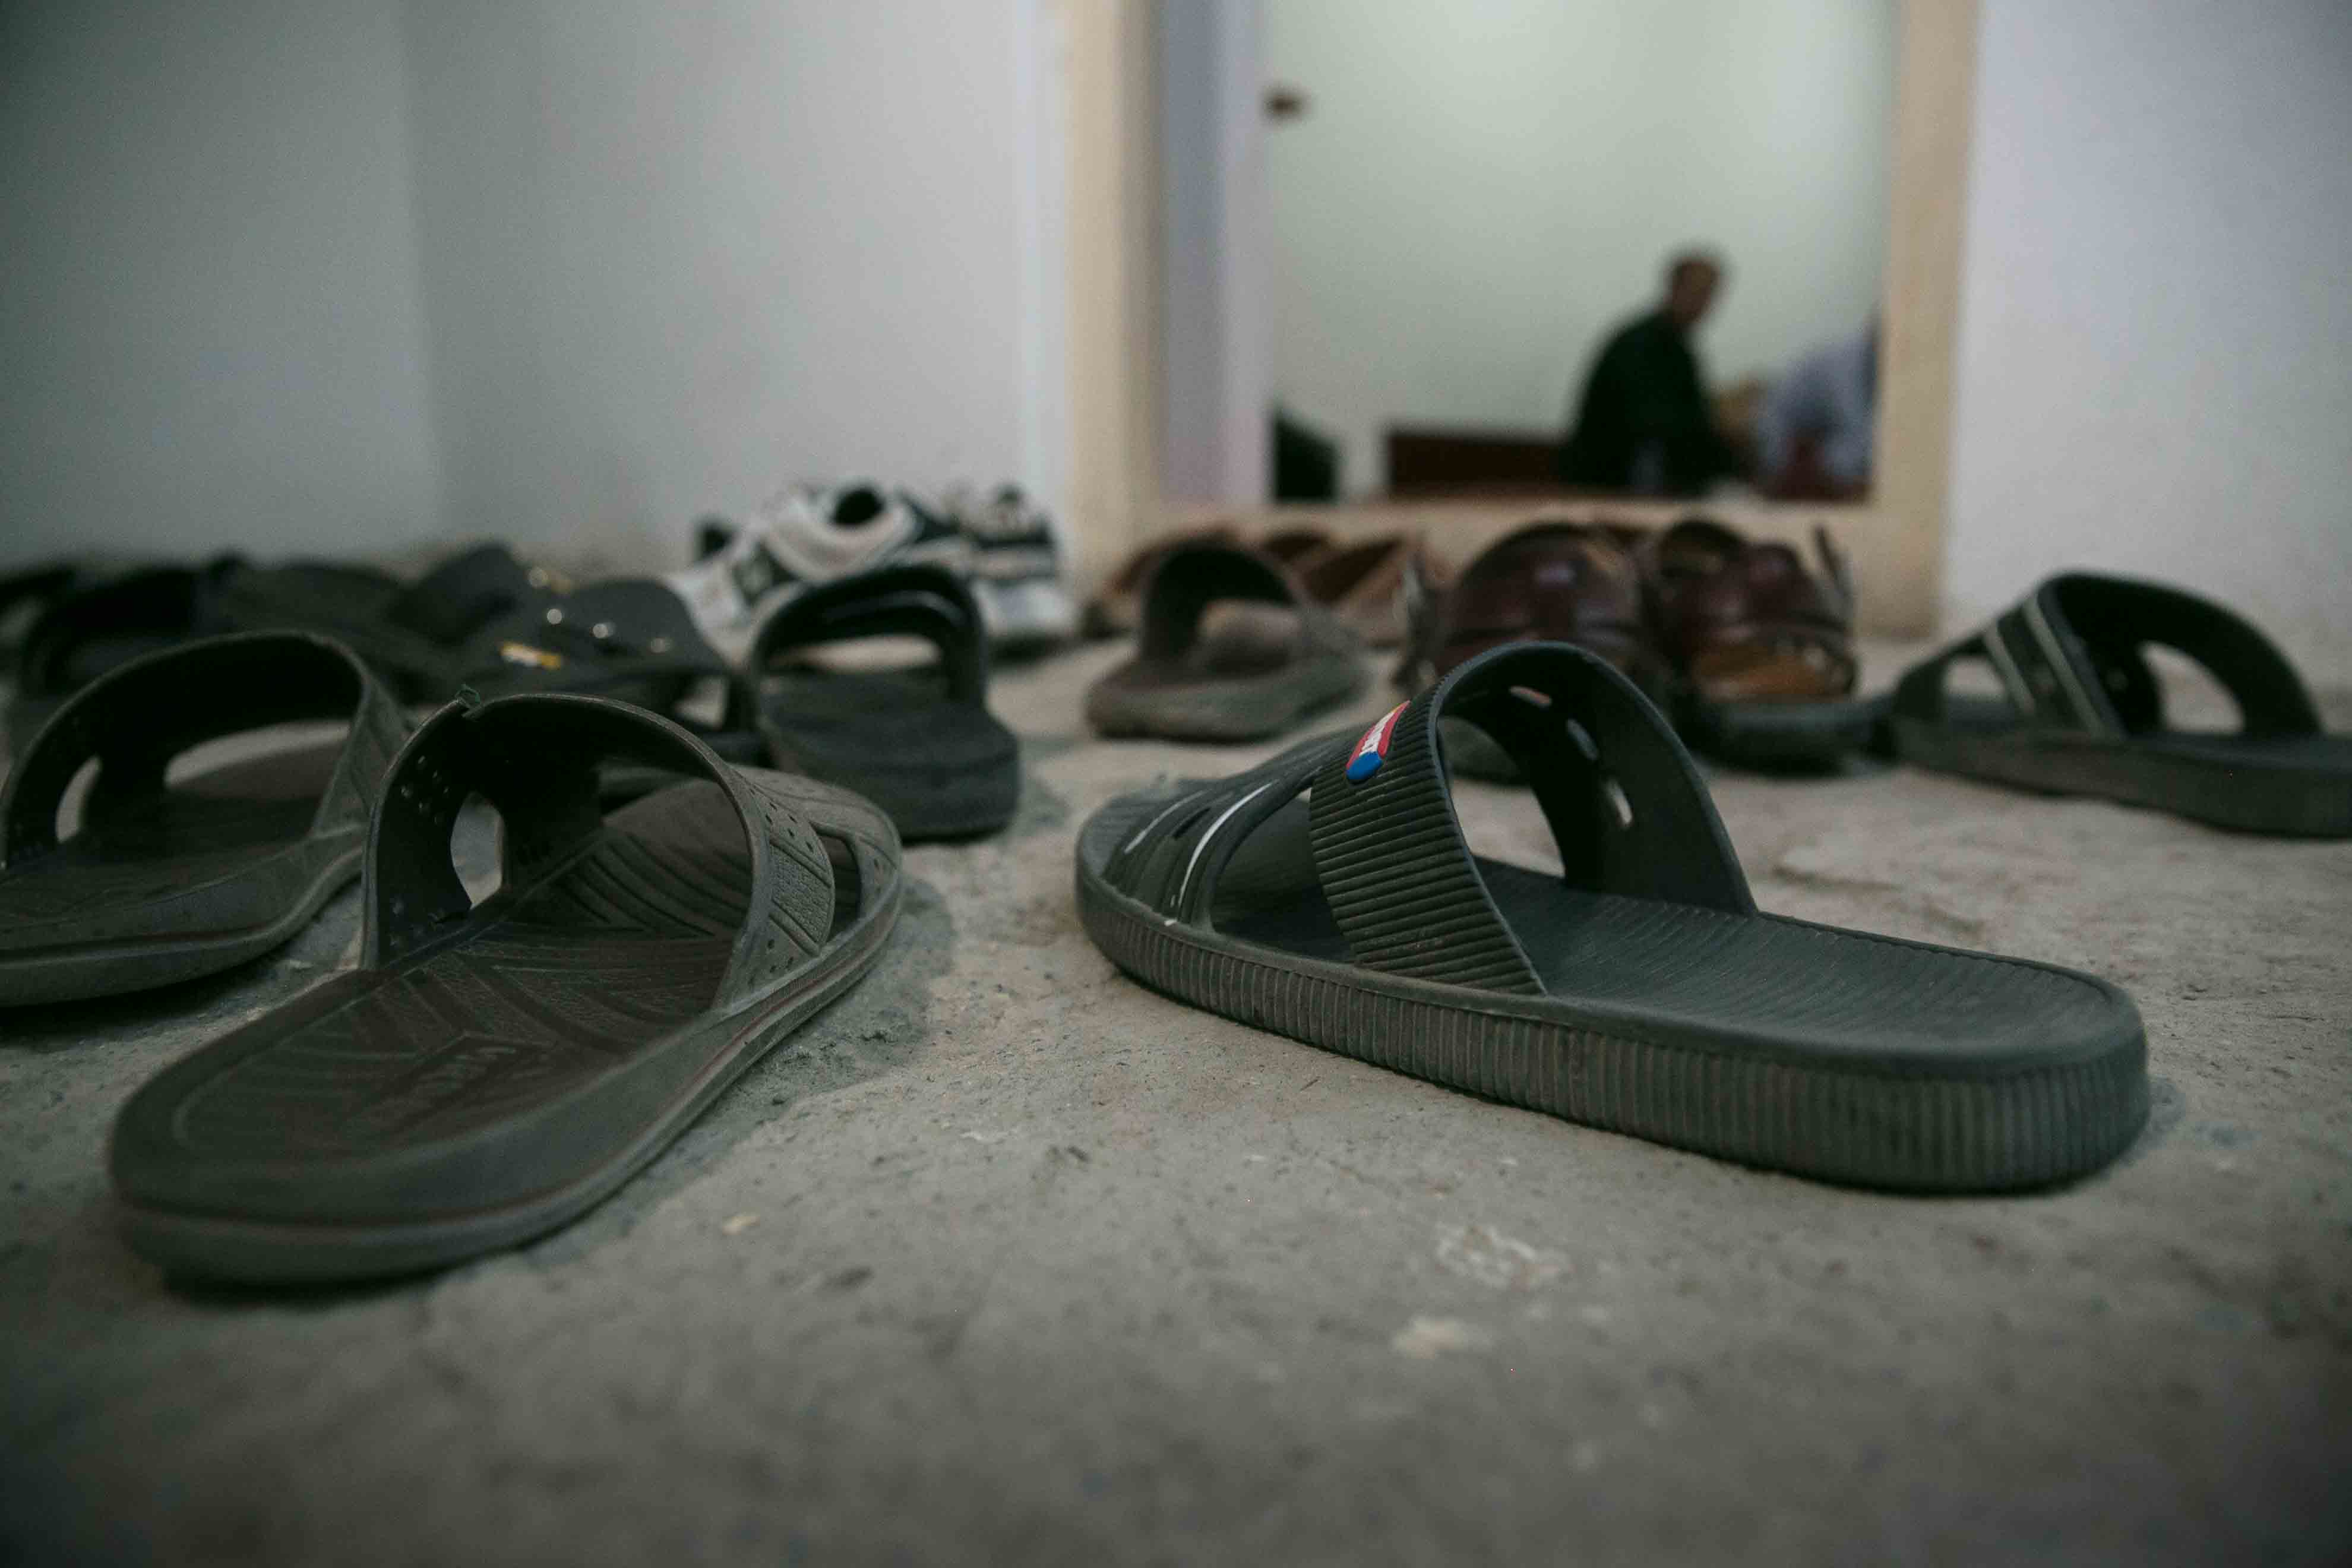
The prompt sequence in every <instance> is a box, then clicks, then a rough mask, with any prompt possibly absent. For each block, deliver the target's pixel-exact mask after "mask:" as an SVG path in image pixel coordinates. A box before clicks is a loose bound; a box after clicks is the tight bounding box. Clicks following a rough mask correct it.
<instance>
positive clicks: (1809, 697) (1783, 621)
mask: <svg viewBox="0 0 2352 1568" xmlns="http://www.w3.org/2000/svg"><path fill="white" fill-rule="evenodd" d="M1814 542H1815V547H1816V551H1817V553H1818V557H1819V570H1818V571H1814V570H1811V569H1809V568H1808V567H1807V565H1806V564H1805V562H1804V560H1803V558H1802V557H1801V556H1800V555H1799V554H1798V552H1796V551H1795V550H1793V549H1791V548H1790V546H1788V545H1786V544H1782V543H1780V542H1775V541H1758V540H1748V539H1745V538H1743V537H1741V536H1740V535H1739V534H1738V532H1737V531H1734V530H1732V529H1730V528H1728V527H1727V526H1725V525H1724V524H1722V523H1720V522H1717V521H1713V520H1712V519H1708V518H1703V517H1692V518H1686V519H1685V520H1684V521H1681V522H1678V523H1676V524H1675V525H1674V526H1673V527H1671V528H1668V529H1665V530H1664V531H1657V532H1652V531H1648V530H1645V529H1641V528H1636V527H1631V526H1627V525H1623V524H1613V523H1577V522H1565V521H1543V522H1537V523H1532V524H1530V525H1528V527H1526V528H1523V529H1520V530H1518V531H1516V532H1514V533H1511V534H1509V535H1507V536H1506V537H1505V538H1503V539H1501V540H1498V541H1496V542H1495V543H1494V544H1492V545H1490V546H1488V547H1487V548H1486V550H1485V551H1483V552H1480V553H1479V554H1478V555H1477V556H1475V558H1474V559H1473V560H1472V561H1471V562H1470V563H1469V564H1468V565H1467V566H1465V567H1464V568H1463V570H1462V571H1461V573H1460V574H1458V575H1456V576H1454V578H1452V579H1451V580H1445V579H1442V578H1441V577H1439V575H1438V574H1437V573H1436V572H1435V570H1434V569H1433V568H1432V567H1431V566H1430V565H1429V564H1428V563H1425V562H1416V563H1415V564H1414V568H1413V570H1412V572H1411V573H1410V574H1408V577H1407V582H1406V604H1407V609H1408V614H1409V616H1410V618H1411V622H1412V631H1411V634H1410V637H1409V638H1408V641H1407V647H1406V652H1405V656H1404V658H1403V661H1402V663H1401V664H1400V666H1399V667H1398V670H1397V681H1398V684H1399V685H1401V686H1402V687H1403V688H1405V689H1407V690H1412V691H1421V690H1426V689H1429V688H1430V687H1431V686H1432V685H1433V684H1434V683H1435V682H1436V681H1437V680H1438V679H1441V678H1443V677H1444V676H1445V675H1446V674H1448V673H1449V672H1451V671H1452V670H1454V668H1458V667H1459V666H1460V665H1462V664H1463V663H1464V662H1465V661H1466V660H1467V659H1469V658H1473V657H1475V655H1477V654H1479V653H1482V652H1484V651H1485V650H1486V649H1487V648H1490V647H1499V646H1501V645H1503V644H1505V643H1511V642H1529V641H1556V642H1567V643H1573V644H1575V645H1577V646H1578V647H1583V648H1587V649H1589V650H1591V652H1592V653H1594V654H1596V655H1598V656H1599V657H1600V658H1602V659H1605V660H1606V661H1607V662H1608V663H1609V664H1610V665H1612V667H1614V668H1616V669H1617V670H1618V671H1619V672H1620V673H1621V674H1622V675H1624V676H1625V677H1626V678H1627V679H1630V680H1632V681H1633V684H1634V685H1635V686H1636V687H1638V688H1639V689H1641V690H1642V692H1643V695H1644V696H1646V697H1648V698H1649V699H1650V700H1652V701H1653V702H1654V703H1656V704H1657V705H1658V707H1659V708H1660V709H1662V710H1664V711H1665V712H1666V713H1668V714H1669V715H1671V716H1672V717H1673V718H1674V720H1675V724H1676V727H1677V728H1678V729H1680V730H1681V731H1682V733H1683V735H1684V737H1685V739H1686V740H1688V741H1689V742H1691V743H1692V744H1693V745H1694V746H1696V747H1697V748H1698V749H1699V750H1701V751H1703V752H1706V753H1707V754H1709V755H1711V756H1716V757H1719V758H1721V759H1723V760H1725V761H1728V762H1733V763H1739V764H1742V765H1745V766H1751V767H1761V768H1770V769H1820V768H1825V767H1830V766H1833V765H1835V764H1836V763H1838V762H1839V761H1840V760H1841V759H1842V758H1843V757H1845V756H1847V755H1848V754H1850V753H1852V752H1856V751H1859V750H1861V749H1862V748H1863V747H1864V745H1865V744H1866V743H1867V742H1869V740H1870V736H1871V732H1872V725H1873V722H1874V717H1875V713H1874V709H1873V707H1872V705H1871V704H1870V703H1868V702H1867V701H1864V700H1861V699H1858V698H1857V697H1856V696H1855V695H1854V687H1855V683H1856V679H1857V678H1858V677H1859V675H1860V673H1861V665H1860V662H1859V661H1858V660H1857V659H1856V658H1855V657H1854V652H1853V585H1852V581H1851V579H1850V577H1849V576H1848V574H1847V572H1846V567H1845V562H1844V560H1843V557H1842V556H1841V555H1840V554H1839V553H1838V552H1837V551H1836V549H1835V548H1834V547H1833V546H1832V544H1831V543H1830V541H1829V536H1828V535H1827V533H1826V532H1822V531H1817V532H1816V534H1815V536H1814ZM1463 750H1464V752H1465V754H1464V755H1463V756H1462V757H1461V758H1460V759H1459V760H1460V763H1461V765H1462V766H1464V767H1465V769H1467V770H1468V771H1470V772H1471V773H1474V774H1475V775H1477V776H1485V777H1509V776H1511V774H1510V770H1509V767H1508V765H1507V762H1506V760H1505V759H1504V758H1503V757H1502V756H1501V755H1500V754H1499V753H1498V752H1496V751H1494V749H1493V748H1491V747H1489V746H1486V745H1485V744H1484V743H1483V742H1481V741H1480V739H1479V738H1478V737H1477V736H1476V735H1475V734H1474V733H1465V736H1464V737H1463Z"/></svg>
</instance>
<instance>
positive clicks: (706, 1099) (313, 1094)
mask: <svg viewBox="0 0 2352 1568" xmlns="http://www.w3.org/2000/svg"><path fill="white" fill-rule="evenodd" d="M608 757H625V758H628V759H631V760H633V761H635V762H636V763H641V764H644V765H646V766H650V767H656V768H665V769H668V770H670V771H672V772H675V773H681V774H688V775H692V776H693V782H690V783H685V784H677V785H676V786H674V787H672V788H670V789H667V790H665V791H663V792H662V793H660V794H658V795H653V796H650V797H648V798H646V799H645V800H642V801H639V802H637V803H635V805H630V806H627V807H625V808H624V809H622V810H621V811H619V812H617V813H614V815H612V816H609V817H607V816H604V815H603V814H602V813H601V812H600V810H599V808H598V805H597V800H596V766H595V764H596V763H598V762H600V761H602V760H604V759H605V758H608ZM476 793H478V794H480V795H483V796H484V797H486V798H487V799H488V801H489V802H490V803H491V804H492V805H494V806H496V807H497V808H498V810H499V814H500V816H501V819H502V822H503V825H504V830H505V832H504V849H503V856H504V881H503V883H502V884H501V886H500V887H499V890H498V891H497V892H495V893H493V894H491V895H490V896H489V897H488V898H486V899H484V900H482V901H481V902H480V903H479V904H472V903H471V902H470V901H469V900H468V898H467V892H466V889H465V888H464V886H463V885H462V884H461V883H460V882H459V880H458V879H457V872H456V870H455V869H454V868H452V866H451V863H450V847H449V839H450V831H451V826H452V823H453V821H454V819H455V818H456V816H457V812H458V809H459V807H460V806H461V805H463V804H464V803H465V801H466V800H467V798H468V797H469V795H472V794H476ZM899 890H900V879H899V870H898V838H897V836H896V835H895V834H894V833H893V832H892V831H891V828H890V824H889V822H888V820H887V818H885V817H884V816H882V814H881V813H880V812H878V811H877V810H876V809H875V808H874V807H873V806H872V805H868V804H866V802H864V801H861V800H859V799H857V798H856V796H854V795H849V794H848V793H847V792H845V791H842V790H837V789H834V788H831V787H829V786H827V785H824V784H817V783H815V782H814V781H812V780H809V779H803V778H793V777H788V776H786V775H783V774H779V773H764V772H757V771H752V770H738V769H734V768H730V767H729V766H727V765H726V764H725V763H722V762H721V761H720V760H719V758H718V757H717V755H715V754H714V753H713V752H711V751H710V750H709V748H708V747H706V746H704V745H703V744H702V743H701V742H698V741H697V740H695V739H694V738H693V737H692V736H691V735H689V734H688V732H687V731H684V730H681V729H679V728H678V727H677V725H675V724H672V723H670V722H669V721H667V720H664V719H661V718H658V717H656V716H655V715H653V714H650V713H647V712H646V711H645V710H642V709H638V708H634V707H629V706H626V705H624V704H621V703H616V702H611V701H607V700H602V699H598V698H589V697H514V698H506V699H502V700H498V701H493V702H488V703H484V704H482V705H481V706H479V707H478V708H472V709H468V708H466V707H463V706H459V705H454V704H453V705H452V706H450V707H448V708H446V709H444V710H442V711H441V712H440V713H438V714H436V716H435V717H434V718H433V719H432V720H430V721H428V722H427V723H426V724H425V727H424V728H423V729H422V730H420V731H418V732H417V734H416V736H415V739H414V740H412V741H411V742H409V743H408V745H407V747H406V749H404V751H403V752H401V753H400V755H399V757H398V759H397V760H396V761H395V762H394V764H393V768H392V771H391V772H390V773H389V774H388V775H387V776H386V778H385V780H384V783H383V789H382V791H381V794H380V795H379V797H378V804H377V805H376V809H375V815H374V820H373V826H372V827H371V830H370V833H369V836H368V844H367V883H366V891H365V900H366V902H365V911H366V912H365V916H364V920H365V949H364V955H363V958H362V965H363V966H362V968H360V969H358V970H357V971H354V972H350V973H343V974H340V975H337V976H335V977H334V978H333V979H331V980H329V981H327V982H325V983H324V984H320V985H319V986H317V987H315V988H313V989H312V990H310V991H309V992H308V993H306V994H303V995H302V996H300V997H299V998H297V999H296V1000H294V1001H293V1002H290V1003H289V1004H287V1005H284V1006H281V1007H279V1008H278V1009H277V1010H276V1011H274V1012H272V1013H269V1014H268V1015H266V1016H263V1017H261V1018H258V1019H257V1020H255V1021H254V1022H252V1023H250V1024H247V1026H244V1027H242V1028H240V1029H237V1030H236V1031H235V1032H234V1033H232V1034H229V1035H226V1036H224V1037H221V1038H219V1039H217V1040H215V1041H213V1042H212V1043H211V1044H209V1045H207V1046H205V1047H203V1048H202V1049H200V1050H198V1051H197V1052H196V1053H195V1054H194V1055H193V1056H191V1057H189V1058H186V1059H185V1060H183V1061H181V1062H179V1063H178V1064H176V1065H174V1066H173V1067H172V1068H167V1069H166V1070H165V1071H164V1072H163V1073H162V1074H161V1075H159V1076H158V1077H157V1078H155V1079H153V1080H152V1082H150V1083H149V1084H147V1086H146V1087H144V1088H143V1089H141V1090H140V1091H139V1092H138V1093H137V1094H136V1095H135V1096H133V1097H132V1099H131V1101H130V1103H129V1104H128V1105H127V1106H126V1107H125V1108H124V1110H123V1111H122V1114H121V1118H120V1120H119V1121H117V1122H116V1124H115V1130H114V1141H113V1149H112V1156H111V1164H112V1172H113V1179H114V1185H115V1189H116V1192H117V1194H118V1196H119V1199H120V1201H121V1212H122V1219H123V1224H124V1226H125V1229H126V1233H127V1235H128V1237H129V1238H130V1240H131V1245H132V1246H133V1247H135V1248H136V1249H137V1250H138V1251H140V1252H141V1253H142V1254H144V1255H145V1256H146V1257H148V1258H152V1259H154V1260H155V1261H157V1262H159V1263H161V1264H163V1266H164V1267H165V1268H170V1269H174V1270H179V1271H183V1272H185V1273H190V1274H197V1275H203V1276H208V1277H213V1278H221V1279H238V1280H247V1281H254V1282H279V1281H300V1280H330V1279H356V1278H362V1277H366V1276H373V1275H383V1274H394V1273H403V1272H408V1271H411V1270H415V1269H423V1268H435V1267H439V1266H441V1265H445V1264H448V1263H452V1262H455V1261H457V1260H458V1259H460V1258H467V1257H471V1256H473V1255H475V1254H478V1253H481V1252H486V1251H489V1250H492V1249H495V1248H499V1247H510V1246H513V1245H515V1244H517V1243H519V1242H522V1241H525V1240H528V1239H529V1238H530V1237H535V1236H538V1235H541V1234H542V1233H544V1232H546V1231H549V1230H551V1229H553V1228H555V1227H557V1226H562V1225H563V1224H565V1223H567V1222H568V1221H570V1220H572V1218H574V1217H575V1216H577V1215H580V1214H581V1213H583V1212H584V1211H585V1210H586V1209H588V1208H589V1207H591V1206H592V1205H594V1204H596V1203H597V1202H599V1201H600V1200H602V1199H603V1198H604V1197H605V1196H606V1195H607V1194H610V1193H612V1192H613V1191H614V1189H615V1188H617V1187H618V1186H620V1184H622V1183H624V1182H625V1181H626V1180H627V1179H628V1178H629V1177H630V1176H631V1175H632V1174H634V1173H635V1172H637V1171H638V1170H639V1169H641V1168H642V1167H644V1166H645V1165H646V1163H648V1162H649V1161H651V1160H652V1159H653V1158H654V1156H655V1155H656V1154H657V1153H659V1152H661V1151H662V1149H663V1148H665V1147H666V1146H667V1144H668V1143H669V1142H670V1141H671V1140H672V1139H674V1138H676V1137H677V1135H678V1133H680V1132H681V1131H684V1130H685V1129H686V1127H687V1126H688V1124H689V1123H690V1122H692V1121H694V1119H695V1118H696V1117H697V1116H698V1115H699V1114H700V1113H701V1112H702V1110H704V1108H705V1107H707V1106H708V1105H709V1103H710V1102H711V1101H712V1100H715V1099H717V1098H718V1096H719V1094H720V1093H721V1092H722V1091H724V1090H725V1089H727V1087H728V1086H729V1085H730V1083H732V1082H733V1081H734V1080H735V1079H736V1078H737V1077H738V1076H739V1075H740V1074H741V1073H742V1072H743V1070H744V1069H745V1068H748V1067H750V1066H751V1063H752V1062H754V1061H755V1060H757V1059H758V1058H760V1057H761V1055H762V1054H763V1053H764V1052H766V1051H767V1050H768V1049H769V1047H772V1046H774V1045H775V1044H776V1043H777V1042H778V1041H780V1040H782V1038H783V1037H785V1036H786V1035H788V1034H790V1033H792V1032H793V1030H794V1029H796V1028H798V1027H799V1026H801V1025H802V1024H803V1023H805V1022H806V1021H807V1020H808V1019H809V1018H810V1017H811V1016H813V1015H814V1013H815V1012H816V1011H817V1010H818V1009H819V1008H821V1007H823V1006H824V1005H825V1004H826V1003H827V1002H828V1001H830V1000H831V999H832V998H834V997H835V996H836V995H838V994H840V993H841V992H842V991H843V990H845V988H847V987H848V986H849V985H851V984H854V983H855V982H856V980H857V979H858V978H859V977H860V976H861V975H863V974H864V973H866V971H867V970H868V969H869V968H871V967H872V965H873V964H874V963H875V961H876V959H877V957H878V956H879V954H880V952H881V951H882V948H883V943H884V941H885V939H886V938H887V936H888V934H889V932H890V930H891V928H892V926H893V924H894V923H895V921H896V920H897V916H898V903H899Z"/></svg>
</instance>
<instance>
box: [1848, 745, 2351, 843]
mask: <svg viewBox="0 0 2352 1568" xmlns="http://www.w3.org/2000/svg"><path fill="white" fill-rule="evenodd" d="M1888 729H1889V731H1890V732H1891V734H1892V736H1893V740H1894V750H1895V753H1896V754H1897V755H1898V756H1900V757H1901V758H1902V759H1903V760H1904V761H1906V762H1908V763H1914V764H1916V765H1917V766H1919V767H1923V768H1929V769H1932V770H1934V771H1936V772H1937V773H1955V774H1958V775H1959V776H1961V777H1964V778H1972V779H1979V780H1982V781H1984V782H1987V783H1990V784H2004V785H2007V786H2009V787H2011V788H2012V789H2023V790H2030V791H2032V792H2034V793H2035V794H2039V795H2088V796H2094V797H2096V798H2099V799H2103V800H2111V801H2115V802H2117V803H2118V804H2121V805H2133V806H2140V807H2144V808H2146V809H2148V810H2153V811H2163V812H2168V813H2170V814H2171V815H2173V816H2182V817H2187V818H2188V819H2189V820H2190V821H2192V822H2201V823H2204V824H2206V825H2207V826H2212V827H2221V828H2227V829H2230V830H2231V831H2234V832H2240V833H2260V834H2265V835H2270V836H2273V837H2296V838H2352V766H2347V764H2352V742H2346V741H2345V740H2344V738H2342V737H2337V736H2311V737H2293V738H2288V739H2287V740H2286V741H2285V742H2282V743H2269V744H2265V743H2264V742H2260V741H2254V740H2248V739H2245V738H2241V737H2233V736H2213V737H2184V738H2180V739H2179V740H2176V741H2175V742H2173V743H2172V744H2170V745H2168V744H2165V743H2162V742H2158V743H2150V742H2146V741H2140V742H2112V741H2101V740H2095V739H2088V738H2085V739H2079V740H2078V739H2075V738H2073V737H2070V736H2067V735H2063V734H2058V733H2052V732H2048V731H2025V730H2021V729H2016V728H2007V729H1995V728H1993V727H1992V726H1990V725H1986V726H1971V725H1968V724H1964V723H1963V724H1930V723H1926V722H1923V721H1919V720H1916V719H1906V718H1902V717H1899V716H1897V717H1895V718H1893V719H1891V720H1890V721H1888ZM2184 742H2185V743H2184ZM2331 747H2332V749H2333V750H2334V751H2335V752H2336V755H2335V757H2334V758H2333V759H2330V760H2332V761H2333V762H2334V763H2335V767H2336V770H2338V771H2330V770H2329V769H2328V768H2327V767H2326V766H2325V765H2321V766H2317V767H2309V766H2305V767H2298V766H2296V765H2294V764H2295V763H2297V762H2298V760H2299V759H2298V756H2297V753H2298V752H2305V753H2309V756H2310V758H2311V760H2313V761H2316V760H2317V759H2318V757H2319V755H2320V753H2321V752H2323V750H2325V749H2328V748H2331ZM2281 763H2285V764H2287V765H2284V766H2283V765H2280V764H2281Z"/></svg>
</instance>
